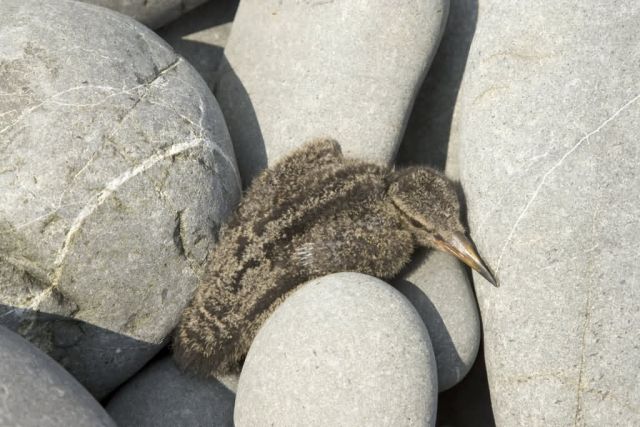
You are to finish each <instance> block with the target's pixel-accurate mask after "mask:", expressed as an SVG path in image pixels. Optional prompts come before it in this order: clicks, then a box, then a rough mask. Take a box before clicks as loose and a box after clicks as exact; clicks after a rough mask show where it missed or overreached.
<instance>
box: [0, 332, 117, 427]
mask: <svg viewBox="0 0 640 427" xmlns="http://www.w3.org/2000/svg"><path fill="white" fill-rule="evenodd" d="M0 361H2V362H1V363H0V425H2V426H21V427H32V426H33V427H36V426H37V427H54V426H59V427H66V426H108V427H115V423H114V422H113V420H112V419H111V418H109V415H108V414H107V413H106V412H105V410H104V409H103V408H102V406H100V404H99V403H98V402H97V401H96V400H95V399H94V398H93V397H92V396H91V395H90V394H89V392H88V391H87V390H85V389H84V388H83V387H82V386H81V385H80V383H79V382H78V381H76V380H75V379H74V378H73V377H72V376H71V375H70V374H69V373H68V372H67V371H65V370H64V369H63V368H62V367H61V366H60V365H58V364H57V363H56V362H55V361H54V360H53V359H51V358H50V357H49V356H47V355H46V354H44V353H42V352H41V351H40V350H38V349H37V348H36V347H34V346H33V345H31V344H30V343H29V342H28V341H26V340H25V339H23V338H22V337H20V336H19V335H17V334H15V333H13V332H11V331H9V330H8V329H6V328H3V327H2V326H0Z"/></svg>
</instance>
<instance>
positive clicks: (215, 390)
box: [107, 356, 237, 427]
mask: <svg viewBox="0 0 640 427" xmlns="http://www.w3.org/2000/svg"><path fill="white" fill-rule="evenodd" d="M236 385H237V377H233V376H229V377H225V378H221V379H220V380H216V379H201V378H194V377H192V376H188V375H185V374H183V373H182V372H180V370H178V368H177V367H176V365H175V364H174V362H173V360H172V359H171V357H170V356H167V357H165V358H163V359H160V360H159V361H157V362H154V363H153V364H152V365H150V366H148V367H146V368H145V369H144V370H143V371H142V372H140V373H139V374H137V375H136V376H135V377H133V378H132V379H131V380H130V381H129V382H127V383H126V384H125V385H124V386H123V387H122V388H121V389H120V390H118V392H117V393H116V394H115V395H114V396H113V397H112V398H111V400H110V401H109V403H108V404H107V411H108V412H109V414H110V415H111V416H112V417H113V419H114V420H115V421H116V422H117V423H118V426H120V427H126V426H132V427H133V426H135V427H146V426H149V427H165V426H166V427H174V426H193V427H195V426H203V427H205V426H220V427H222V426H233V403H234V400H235V387H236Z"/></svg>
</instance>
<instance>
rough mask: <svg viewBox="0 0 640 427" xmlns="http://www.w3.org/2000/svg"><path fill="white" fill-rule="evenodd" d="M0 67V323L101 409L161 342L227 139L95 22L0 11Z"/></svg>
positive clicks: (191, 80) (131, 39) (157, 47)
mask: <svg viewBox="0 0 640 427" xmlns="http://www.w3.org/2000/svg"><path fill="white" fill-rule="evenodd" d="M89 27H90V28H91V31H90V32H88V31H86V29H87V28H89ZM70 34H73V35H74V36H73V40H70V39H69V35H70ZM0 58H2V61H3V65H2V67H0V82H2V83H0V85H1V88H0V90H1V91H2V95H3V96H1V97H0V234H1V235H2V239H0V324H4V325H7V326H9V327H10V328H11V329H14V330H16V331H18V332H19V333H20V334H21V335H23V336H25V337H26V338H28V339H29V340H31V341H32V342H34V343H35V344H37V345H38V346H39V347H40V348H41V349H42V350H44V351H45V352H47V353H48V354H49V355H51V356H53V357H54V359H56V360H58V361H59V362H60V363H61V364H62V365H63V366H64V367H65V368H66V369H67V370H69V371H70V372H71V373H72V374H73V375H74V376H75V377H76V378H77V379H78V380H79V381H80V382H81V383H82V384H83V385H84V386H85V387H87V388H88V389H89V390H90V391H91V392H92V393H93V394H94V395H95V396H98V397H102V396H104V395H106V394H107V393H109V392H110V391H111V390H113V389H114V388H115V387H117V386H118V385H119V384H120V383H122V382H124V381H125V380H126V379H127V378H129V377H130V376H131V375H133V374H134V373H135V372H136V371H138V370H139V369H140V368H141V367H142V366H144V364H145V363H146V362H147V361H148V360H149V359H150V358H151V357H152V356H153V355H154V354H155V353H156V352H157V351H158V350H159V349H160V348H161V347H162V345H163V343H164V342H166V337H167V335H168V334H169V333H170V332H171V330H172V329H173V328H174V326H175V324H176V323H177V320H178V317H179V315H180V312H181V311H182V310H183V308H184V307H185V305H186V304H187V301H188V300H189V298H190V296H191V294H192V292H193V290H194V289H195V287H196V286H197V283H198V275H199V272H200V270H201V268H202V266H203V264H204V263H205V260H206V257H207V254H208V253H209V251H210V250H211V248H212V247H213V245H214V244H215V235H216V232H217V229H218V225H219V224H220V223H221V222H222V221H223V220H224V219H225V218H226V217H227V215H228V214H229V213H230V212H231V210H232V209H233V206H234V205H235V203H236V202H237V200H238V198H239V195H240V182H239V178H238V174H237V168H236V164H235V160H234V157H233V148H232V146H231V142H230V140H229V135H228V131H227V129H226V126H225V123H224V119H223V117H222V115H221V113H220V110H219V108H218V106H217V103H216V101H215V99H214V98H213V96H212V94H211V92H210V91H209V89H208V88H207V86H206V84H205V82H204V81H203V80H202V78H201V77H200V76H199V75H198V74H197V73H196V71H195V70H194V69H193V68H192V67H191V66H190V65H189V64H188V63H187V62H186V61H185V60H183V59H181V58H180V57H178V56H176V54H175V53H174V52H173V51H172V50H171V49H170V47H169V46H168V45H167V44H166V43H165V42H164V41H162V40H161V39H160V38H159V37H157V36H156V35H155V34H153V33H152V32H151V31H150V30H148V29H147V28H146V27H144V26H142V25H141V24H139V23H137V22H135V21H134V20H132V19H130V18H127V17H125V16H123V15H121V14H117V13H115V12H111V11H109V10H107V9H103V8H98V7H95V6H91V5H86V4H83V3H78V2H71V1H65V0H60V1H56V2H39V1H35V0H29V1H22V0H5V1H4V2H3V13H2V14H1V15H0Z"/></svg>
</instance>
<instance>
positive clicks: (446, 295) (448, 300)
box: [393, 251, 491, 391]
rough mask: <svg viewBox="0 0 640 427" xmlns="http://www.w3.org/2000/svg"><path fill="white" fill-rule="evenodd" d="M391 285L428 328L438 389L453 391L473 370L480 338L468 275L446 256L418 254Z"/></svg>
mask: <svg viewBox="0 0 640 427" xmlns="http://www.w3.org/2000/svg"><path fill="white" fill-rule="evenodd" d="M393 285H394V286H396V288H398V290H399V291H400V292H402V293H403V294H404V296H405V297H407V298H408V299H409V301H411V303H412V304H413V305H414V307H415V308H416V309H417V310H418V313H419V314H420V317H422V320H423V321H424V324H425V325H426V326H427V330H428V331H429V337H430V338H431V343H432V344H433V351H434V353H435V356H436V363H437V366H438V389H439V390H440V391H443V390H446V389H449V388H451V387H453V386H454V385H456V384H457V383H459V382H460V381H461V380H462V379H463V378H464V376H465V375H466V374H467V372H469V369H471V366H473V362H474V361H475V358H476V354H477V353H478V347H479V346H480V338H481V334H482V332H481V330H480V316H479V314H478V307H477V304H476V299H475V295H474V293H473V289H472V288H471V285H470V283H469V280H468V279H467V272H466V271H465V270H464V269H463V268H462V267H461V265H460V263H459V262H458V260H457V259H455V258H454V257H453V256H451V255H449V254H446V253H443V252H439V251H429V252H427V253H425V252H420V253H419V254H418V255H416V257H415V259H414V261H413V262H412V263H411V265H410V266H409V268H408V271H407V272H405V273H404V274H403V275H402V276H401V277H399V278H397V279H395V280H394V281H393ZM484 285H485V286H491V285H490V284H488V283H485V284H484Z"/></svg>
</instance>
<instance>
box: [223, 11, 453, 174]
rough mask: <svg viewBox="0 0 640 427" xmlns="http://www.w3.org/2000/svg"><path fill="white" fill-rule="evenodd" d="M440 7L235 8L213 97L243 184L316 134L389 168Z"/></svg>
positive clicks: (442, 16) (433, 40)
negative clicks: (222, 116) (226, 125)
mask: <svg viewBox="0 0 640 427" xmlns="http://www.w3.org/2000/svg"><path fill="white" fill-rule="evenodd" d="M448 5H449V2H448V0H428V1H421V2H413V3H410V4H409V3H407V2H401V1H370V2H359V3H358V2H346V1H342V2H331V1H318V2H313V3H312V4H309V3H308V2H294V1H287V2H282V1H279V0H266V1H265V0H245V1H243V2H241V3H240V6H239V7H238V11H237V13H236V17H235V20H234V23H233V27H232V30H231V36H230V37H229V41H228V43H227V46H226V48H225V52H224V55H225V61H224V62H223V64H222V66H221V70H220V80H219V83H218V85H217V86H216V96H217V98H218V100H219V101H220V106H221V108H222V111H223V113H224V115H225V118H226V120H227V124H228V125H229V131H230V133H231V137H232V140H233V143H234V148H235V150H236V154H237V156H238V165H239V167H240V173H241V175H242V179H243V182H244V183H245V185H246V184H247V183H249V182H250V181H251V178H252V177H253V176H254V175H255V174H256V173H257V172H258V171H260V170H262V169H263V168H265V167H266V166H267V165H268V164H272V163H273V162H275V161H277V160H278V159H279V158H281V157H282V156H284V155H286V154H287V153H288V152H290V151H291V150H292V149H294V148H296V147H298V146H300V145H302V144H303V143H305V142H306V141H308V140H311V139H314V138H318V137H332V138H334V139H336V140H338V141H339V142H340V143H341V145H342V148H343V152H344V153H345V155H347V156H349V157H358V158H361V159H363V160H368V161H372V162H376V163H380V164H390V163H392V162H393V159H394V157H395V154H396V151H397V149H398V145H399V144H400V140H401V138H402V134H403V132H404V128H405V124H406V120H407V115H408V112H409V111H410V109H411V106H412V104H413V100H414V98H415V96H416V93H417V91H418V88H419V87H420V84H421V83H422V80H423V78H424V74H425V72H426V70H427V68H428V66H429V64H430V62H431V59H432V57H433V54H434V53H435V50H436V48H437V46H438V43H439V41H440V36H441V33H442V30H443V29H444V23H445V21H446V17H447V10H448ZM381 29H382V30H381ZM389 29H393V30H392V31H389Z"/></svg>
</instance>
